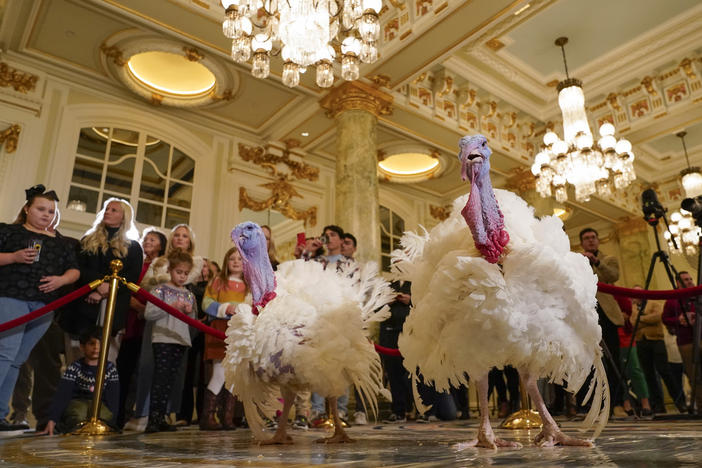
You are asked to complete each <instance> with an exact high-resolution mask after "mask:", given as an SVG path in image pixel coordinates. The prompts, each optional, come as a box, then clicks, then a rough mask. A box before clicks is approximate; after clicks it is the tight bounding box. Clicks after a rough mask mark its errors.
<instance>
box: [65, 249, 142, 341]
mask: <svg viewBox="0 0 702 468" xmlns="http://www.w3.org/2000/svg"><path fill="white" fill-rule="evenodd" d="M116 258H119V257H115V256H114V254H113V253H112V250H111V249H109V250H108V251H107V253H105V254H103V253H102V252H100V251H98V253H97V254H92V253H88V252H85V251H81V252H80V254H79V255H78V264H79V265H80V279H79V280H78V281H77V282H76V284H77V285H79V286H83V285H85V284H88V283H90V282H92V281H94V280H96V279H98V278H103V277H105V276H106V275H109V274H111V271H110V262H111V261H112V260H115V259H116ZM119 260H121V261H122V263H123V264H124V266H123V267H122V270H121V271H119V273H118V275H119V276H121V277H124V278H126V279H127V281H131V282H132V283H137V282H138V281H139V274H140V273H141V266H142V262H143V261H144V253H143V251H142V250H141V245H139V243H138V242H136V241H130V243H129V248H128V250H127V255H126V257H124V258H119ZM86 297H87V296H86ZM130 297H131V292H130V291H129V289H127V287H126V286H124V285H122V284H120V286H119V290H118V292H117V304H116V306H115V315H114V319H113V322H112V335H116V334H117V332H118V331H119V330H121V329H122V328H124V327H125V325H126V322H127V311H128V310H129V298H130ZM69 307H70V309H71V311H70V312H69V313H64V314H63V316H62V320H61V327H62V328H63V329H64V330H65V331H66V332H68V333H71V334H74V335H77V334H80V333H81V332H82V331H84V330H86V329H88V328H90V327H93V326H95V324H96V323H97V319H98V314H99V312H100V303H97V304H89V303H87V302H85V297H83V298H80V299H78V300H76V301H75V302H73V303H72V304H71V306H69Z"/></svg>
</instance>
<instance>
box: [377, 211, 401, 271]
mask: <svg viewBox="0 0 702 468" xmlns="http://www.w3.org/2000/svg"><path fill="white" fill-rule="evenodd" d="M403 232H405V220H404V219H402V218H401V217H400V216H398V215H397V213H395V212H393V211H391V210H390V209H389V208H387V207H384V206H382V205H380V260H381V265H382V268H383V271H390V254H391V253H392V251H393V250H395V249H397V248H399V247H400V238H401V237H402V233H403Z"/></svg>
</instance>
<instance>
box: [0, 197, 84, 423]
mask: <svg viewBox="0 0 702 468" xmlns="http://www.w3.org/2000/svg"><path fill="white" fill-rule="evenodd" d="M25 193H26V200H27V201H26V203H25V204H24V206H23V207H22V209H21V210H20V212H19V214H18V216H17V219H15V221H14V223H13V224H0V323H5V322H8V321H10V320H13V319H16V318H19V317H21V316H23V315H26V314H28V313H30V312H32V311H33V310H36V309H39V308H41V307H43V306H44V305H46V304H47V303H49V302H52V301H54V300H56V299H58V298H59V291H58V290H59V288H61V287H62V286H65V285H68V284H71V283H74V282H75V281H76V280H78V278H79V277H80V271H79V269H78V261H77V259H76V254H75V251H74V250H73V249H67V248H66V247H65V245H64V241H63V240H61V239H59V238H57V237H56V234H55V233H54V232H53V231H51V230H49V227H50V226H51V224H52V223H53V222H54V219H55V217H56V212H57V202H58V197H57V196H56V193H55V192H54V191H53V190H52V191H49V192H47V191H46V189H45V187H44V186H43V185H35V186H34V187H31V188H29V189H27V190H25ZM37 245H39V246H40V249H37V248H36V246H37ZM53 317H54V314H53V312H50V313H48V314H45V315H43V316H41V317H39V318H37V319H35V320H32V321H30V322H27V323H25V324H24V325H20V326H18V327H15V328H12V329H10V330H7V331H4V332H2V333H0V431H2V430H5V431H7V430H16V429H18V428H15V427H13V425H12V424H10V423H9V422H8V421H7V415H8V413H9V402H10V397H11V396H12V391H13V390H14V388H15V383H16V382H17V376H18V374H19V368H20V367H21V366H22V364H24V362H25V361H26V360H27V358H28V357H29V353H30V352H31V351H32V348H34V346H35V345H36V344H37V342H38V341H39V339H40V338H41V337H42V336H43V335H44V333H45V332H46V330H47V329H48V328H49V325H50V324H51V321H52V320H53Z"/></svg>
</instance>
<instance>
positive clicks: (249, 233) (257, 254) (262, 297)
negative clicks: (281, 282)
mask: <svg viewBox="0 0 702 468" xmlns="http://www.w3.org/2000/svg"><path fill="white" fill-rule="evenodd" d="M232 240H233V241H234V244H235V245H236V248H237V250H239V253H240V254H241V260H242V266H243V270H244V279H245V280H246V285H247V286H248V287H249V289H250V290H251V295H252V297H253V306H254V312H255V313H257V310H258V309H257V308H258V307H263V306H265V305H266V303H267V302H268V301H270V300H272V299H273V298H274V297H275V275H274V274H273V267H271V262H270V260H269V258H268V249H267V246H266V237H265V236H264V234H263V231H262V230H261V227H260V226H259V225H258V224H256V223H252V222H251V221H247V222H245V223H241V224H238V225H237V226H236V227H235V228H234V229H233V230H232Z"/></svg>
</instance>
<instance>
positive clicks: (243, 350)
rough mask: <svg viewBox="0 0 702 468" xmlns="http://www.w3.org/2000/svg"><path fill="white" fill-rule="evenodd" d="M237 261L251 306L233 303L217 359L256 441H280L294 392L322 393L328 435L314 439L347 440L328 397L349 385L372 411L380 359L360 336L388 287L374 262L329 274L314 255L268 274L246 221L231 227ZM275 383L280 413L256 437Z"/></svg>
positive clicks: (261, 243)
mask: <svg viewBox="0 0 702 468" xmlns="http://www.w3.org/2000/svg"><path fill="white" fill-rule="evenodd" d="M232 240H233V241H234V243H235V244H236V246H237V248H238V249H239V252H240V253H241V258H242V261H243V269H244V278H245V280H246V283H247V285H248V286H249V289H250V290H251V294H252V297H253V307H251V306H249V305H246V304H241V305H239V306H237V310H236V314H234V315H233V316H232V317H231V318H230V320H229V325H228V328H227V338H226V343H227V350H226V355H225V358H224V361H223V362H222V364H223V366H224V370H225V378H226V385H227V388H228V389H229V390H230V391H231V392H232V393H234V394H235V395H237V396H238V397H239V399H240V400H241V401H242V403H243V404H244V411H245V412H246V419H247V421H248V423H249V425H250V427H251V429H252V431H253V434H254V436H255V437H256V438H257V439H258V440H259V441H260V442H261V443H266V444H268V443H271V444H288V443H292V439H291V438H290V437H289V436H287V434H286V426H287V422H288V413H289V412H290V408H291V405H292V404H293V402H294V399H295V395H296V393H297V392H298V391H304V390H311V391H314V392H317V393H319V394H320V395H322V396H325V397H328V398H329V399H330V403H331V410H332V416H333V418H334V423H335V424H334V435H333V436H332V437H330V438H327V439H320V440H319V442H326V443H331V442H352V440H351V439H350V438H349V437H348V436H347V435H346V434H345V432H344V430H343V427H342V424H341V420H340V419H339V415H338V413H337V409H336V397H338V396H340V395H342V394H343V393H344V392H345V391H346V390H347V389H348V388H349V387H350V386H351V385H355V386H356V389H358V391H359V393H360V395H361V397H362V398H363V400H364V406H366V407H367V408H368V409H369V410H370V411H371V413H372V414H374V415H375V414H377V399H376V398H377V394H378V393H380V392H381V390H382V389H383V387H382V381H381V380H382V368H381V364H380V358H379V356H378V354H377V353H376V351H375V348H374V346H373V344H372V343H371V342H370V341H369V339H368V327H369V325H370V323H371V322H376V321H382V320H384V319H385V318H387V316H388V315H389V312H388V308H387V306H386V304H388V303H389V302H391V301H392V300H393V298H394V295H395V293H394V292H393V291H392V289H391V288H390V286H389V284H388V283H387V282H386V281H385V280H383V279H382V277H380V276H378V271H377V267H376V266H375V265H374V264H367V265H361V266H360V268H354V269H353V271H346V272H340V273H337V272H336V271H335V270H334V269H332V268H330V269H325V267H324V265H323V264H321V263H318V262H314V261H308V262H306V261H304V260H295V261H291V262H284V263H282V264H280V265H279V266H278V270H277V272H276V274H275V276H274V273H273V270H272V268H271V266H270V262H269V260H268V253H267V250H266V240H265V237H264V235H263V231H261V228H260V227H259V226H258V225H257V224H255V223H251V222H246V223H242V224H239V225H238V226H236V228H234V230H233V231H232ZM278 388H279V389H280V392H281V393H282V396H283V411H282V413H281V414H280V417H279V421H278V429H277V431H276V433H275V435H274V436H273V438H272V439H269V440H264V435H263V420H262V418H261V416H260V414H259V411H258V408H259V407H262V406H263V405H264V404H265V403H266V402H267V401H270V399H271V397H274V396H275V394H276V392H277V391H278Z"/></svg>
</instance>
